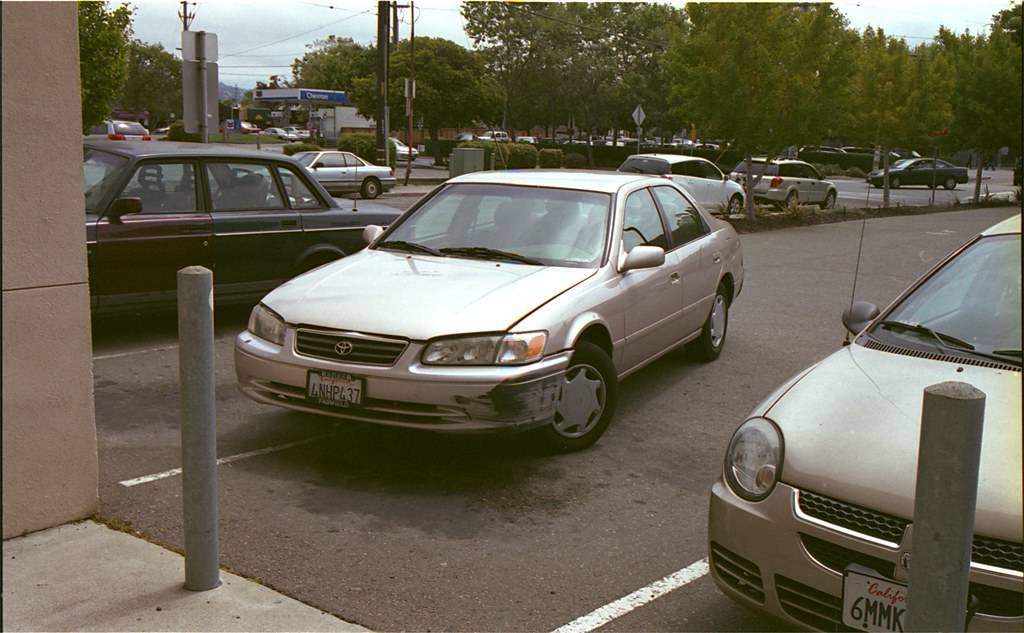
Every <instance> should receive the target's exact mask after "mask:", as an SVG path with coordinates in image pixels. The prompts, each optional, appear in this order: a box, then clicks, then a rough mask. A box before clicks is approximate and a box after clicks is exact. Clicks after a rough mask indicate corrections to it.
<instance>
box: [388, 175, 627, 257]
mask: <svg viewBox="0 0 1024 633" xmlns="http://www.w3.org/2000/svg"><path fill="white" fill-rule="evenodd" d="M610 201H611V196H610V195H609V194H606V193H598V192H593V191H573V190H568V189H554V188H549V187H522V186H511V185H496V184H495V185H491V184H456V185H450V186H448V187H447V188H445V189H443V190H442V191H441V192H439V193H438V194H436V195H434V196H433V197H431V198H430V199H429V200H427V201H426V202H425V203H424V204H423V206H421V207H419V208H417V209H416V210H415V211H414V212H413V213H412V214H411V215H408V216H406V217H404V218H403V219H402V220H401V222H400V223H399V224H398V225H397V226H396V227H395V229H394V230H393V231H392V232H391V233H389V234H388V235H387V236H386V238H385V241H384V242H382V243H383V244H387V242H411V243H414V244H419V245H422V246H426V247H429V248H432V249H434V250H435V251H439V252H442V253H445V254H451V255H454V256H458V257H463V256H466V257H472V256H475V255H479V254H480V253H482V252H484V251H487V250H488V249H490V250H492V251H502V252H504V253H510V254H513V255H515V256H518V257H520V258H529V259H530V260H533V261H536V262H539V263H541V264H543V265H547V266H568V267H577V268H586V267H596V266H598V265H599V264H600V262H601V260H602V256H603V254H604V248H605V237H606V234H607V231H608V214H609V211H608V210H609V205H610ZM448 249H459V250H462V252H461V253H447V252H446V251H447V250H448ZM463 249H472V252H470V251H465V250H463Z"/></svg>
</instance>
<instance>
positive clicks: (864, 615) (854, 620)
mask: <svg viewBox="0 0 1024 633" xmlns="http://www.w3.org/2000/svg"><path fill="white" fill-rule="evenodd" d="M906 619H907V586H906V585H903V584H900V583H898V582H893V581H891V580H889V579H887V578H882V577H881V576H879V575H874V574H872V572H871V571H870V570H868V569H865V568H858V569H857V570H854V569H850V568H847V569H846V571H845V572H844V573H843V624H845V625H847V626H849V627H850V628H853V629H856V630H858V631H903V626H904V625H905V624H906Z"/></svg>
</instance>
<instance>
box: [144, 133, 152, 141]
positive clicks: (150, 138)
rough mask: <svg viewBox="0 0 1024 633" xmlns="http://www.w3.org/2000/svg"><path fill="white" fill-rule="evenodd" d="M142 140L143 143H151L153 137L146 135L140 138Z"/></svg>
mask: <svg viewBox="0 0 1024 633" xmlns="http://www.w3.org/2000/svg"><path fill="white" fill-rule="evenodd" d="M142 140H144V141H152V140H153V137H152V136H150V135H148V134H147V135H146V136H143V137H142Z"/></svg>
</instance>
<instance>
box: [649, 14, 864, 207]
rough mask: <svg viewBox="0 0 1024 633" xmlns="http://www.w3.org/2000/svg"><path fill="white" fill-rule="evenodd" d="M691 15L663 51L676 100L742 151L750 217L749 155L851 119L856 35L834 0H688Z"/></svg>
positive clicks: (752, 180) (816, 137)
mask: <svg viewBox="0 0 1024 633" xmlns="http://www.w3.org/2000/svg"><path fill="white" fill-rule="evenodd" d="M686 15H687V17H688V19H689V22H690V26H689V30H688V32H687V33H685V34H684V33H682V32H681V31H680V32H677V33H676V35H675V36H674V37H673V40H672V44H671V46H670V48H669V50H668V52H667V53H666V54H665V57H664V64H665V68H666V73H667V77H668V80H669V85H670V86H671V90H672V92H671V94H672V98H673V102H674V104H675V105H676V107H677V108H678V110H679V111H680V112H683V113H685V114H686V115H688V118H690V119H691V120H694V121H697V122H698V123H699V124H700V125H701V128H702V129H705V130H707V132H708V134H709V135H713V136H715V137H720V138H725V139H729V140H730V142H731V144H732V146H733V147H734V148H736V149H738V150H739V151H740V153H741V154H742V155H743V156H744V158H745V160H746V162H747V173H748V174H749V175H750V177H748V178H747V179H746V189H747V191H746V193H747V195H746V198H747V216H748V217H750V218H753V217H754V196H753V187H754V185H755V184H757V183H758V182H759V181H760V179H761V177H762V175H761V174H758V175H756V176H754V175H753V174H751V169H752V166H751V157H752V155H753V154H754V153H755V152H765V153H767V154H768V155H769V157H772V156H775V155H778V153H779V152H780V151H781V150H782V149H783V148H785V147H786V146H789V145H791V144H795V143H802V142H805V143H806V142H814V143H816V142H819V141H820V140H821V138H822V137H823V136H825V135H827V134H828V133H829V131H830V130H833V129H835V128H836V126H837V125H840V124H841V123H842V122H843V121H844V120H845V119H846V117H845V115H844V110H845V109H846V108H847V107H848V106H847V104H846V102H845V101H844V99H845V97H846V95H847V93H848V90H849V87H848V84H847V80H848V73H847V72H846V67H847V66H848V65H849V64H850V62H851V59H852V47H851V46H850V44H851V43H852V42H853V41H855V35H854V34H853V33H851V32H850V31H849V29H848V28H847V26H846V20H845V18H844V17H843V16H842V14H840V13H839V12H838V11H837V10H836V9H835V8H833V7H832V6H831V5H828V4H819V5H813V6H811V7H809V8H807V7H805V6H803V5H790V4H763V3H747V4H697V3H689V4H687V5H686ZM751 25H756V28H752V27H751Z"/></svg>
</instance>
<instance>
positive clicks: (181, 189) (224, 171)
mask: <svg viewBox="0 0 1024 633" xmlns="http://www.w3.org/2000/svg"><path fill="white" fill-rule="evenodd" d="M83 150H84V162H83V169H84V175H85V212H86V217H85V227H86V240H87V246H88V248H87V252H88V258H89V286H90V290H91V296H92V307H93V310H94V311H98V312H115V311H121V310H127V309H141V308H147V307H161V306H167V305H173V303H174V301H175V298H176V284H177V271H178V270H179V269H181V268H184V267H186V266H193V265H201V266H205V267H207V268H209V269H211V270H212V271H213V272H214V284H215V288H216V294H215V296H216V298H217V300H218V302H220V303H226V302H231V303H235V302H239V303H241V302H247V301H255V300H257V299H259V297H261V296H262V295H264V294H265V293H266V292H267V291H268V290H270V289H272V288H274V287H276V286H278V285H280V284H281V283H282V282H284V281H285V280H287V279H290V278H291V277H294V276H295V275H297V274H299V273H302V272H305V271H307V270H310V269H312V268H316V267H317V266H320V265H322V264H325V263H327V262H329V261H333V260H335V259H338V258H340V257H344V256H345V255H348V254H350V253H353V252H355V251H357V250H359V249H361V248H363V246H364V245H365V244H364V242H363V240H362V228H363V227H364V226H366V225H368V224H390V223H391V221H392V220H394V219H395V218H396V217H397V216H398V215H399V213H398V211H395V210H393V209H390V208H388V207H382V206H370V205H367V203H361V204H359V206H358V209H357V208H355V206H347V205H346V206H344V207H342V206H339V203H338V202H337V201H336V200H335V199H334V198H332V197H331V196H330V195H329V194H328V193H327V191H325V190H324V188H323V187H322V186H320V185H319V184H318V183H317V182H316V180H314V179H313V178H311V177H310V176H309V174H308V172H307V171H306V170H305V169H304V168H303V167H302V166H301V165H299V164H298V163H297V162H295V161H294V160H292V159H291V158H290V157H285V156H281V155H277V154H271V153H268V152H260V151H253V150H237V149H232V148H226V147H218V146H211V145H202V144H198V143H168V142H162V143H135V142H112V141H90V142H86V143H85V144H84V148H83Z"/></svg>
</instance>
